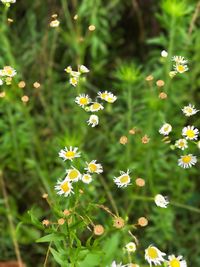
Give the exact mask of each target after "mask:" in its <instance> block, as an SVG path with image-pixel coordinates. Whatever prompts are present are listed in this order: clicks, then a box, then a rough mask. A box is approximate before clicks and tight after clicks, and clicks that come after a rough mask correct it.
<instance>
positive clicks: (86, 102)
mask: <svg viewBox="0 0 200 267" xmlns="http://www.w3.org/2000/svg"><path fill="white" fill-rule="evenodd" d="M79 101H80V104H81V105H87V104H88V99H87V98H86V97H82V98H80V100H79Z"/></svg>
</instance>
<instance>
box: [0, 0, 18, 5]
mask: <svg viewBox="0 0 200 267" xmlns="http://www.w3.org/2000/svg"><path fill="white" fill-rule="evenodd" d="M1 2H2V3H3V4H8V5H9V4H14V3H16V0H1Z"/></svg>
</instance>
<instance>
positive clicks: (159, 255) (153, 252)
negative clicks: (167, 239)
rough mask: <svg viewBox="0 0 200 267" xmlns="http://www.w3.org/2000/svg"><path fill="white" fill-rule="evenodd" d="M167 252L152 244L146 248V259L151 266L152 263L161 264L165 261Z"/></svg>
mask: <svg viewBox="0 0 200 267" xmlns="http://www.w3.org/2000/svg"><path fill="white" fill-rule="evenodd" d="M165 255H166V254H165V253H164V252H162V251H160V250H159V249H158V248H157V247H155V246H153V245H150V246H149V247H148V248H147V249H145V260H146V261H148V263H149V264H150V266H152V263H153V264H155V265H161V263H162V262H164V261H165V259H164V258H163V257H164V256H165Z"/></svg>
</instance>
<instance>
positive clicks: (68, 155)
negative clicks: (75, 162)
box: [65, 151, 75, 158]
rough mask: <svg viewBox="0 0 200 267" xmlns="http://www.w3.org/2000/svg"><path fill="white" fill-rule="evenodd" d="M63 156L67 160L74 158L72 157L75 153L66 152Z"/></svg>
mask: <svg viewBox="0 0 200 267" xmlns="http://www.w3.org/2000/svg"><path fill="white" fill-rule="evenodd" d="M65 156H66V157H67V158H74V156H75V152H74V151H67V152H66V153H65Z"/></svg>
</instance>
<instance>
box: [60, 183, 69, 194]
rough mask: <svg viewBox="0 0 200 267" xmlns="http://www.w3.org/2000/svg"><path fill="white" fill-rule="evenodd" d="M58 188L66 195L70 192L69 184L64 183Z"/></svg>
mask: <svg viewBox="0 0 200 267" xmlns="http://www.w3.org/2000/svg"><path fill="white" fill-rule="evenodd" d="M60 188H61V189H62V190H63V191H64V192H65V193H66V192H69V191H70V187H69V182H64V183H62V184H61V185H60Z"/></svg>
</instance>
